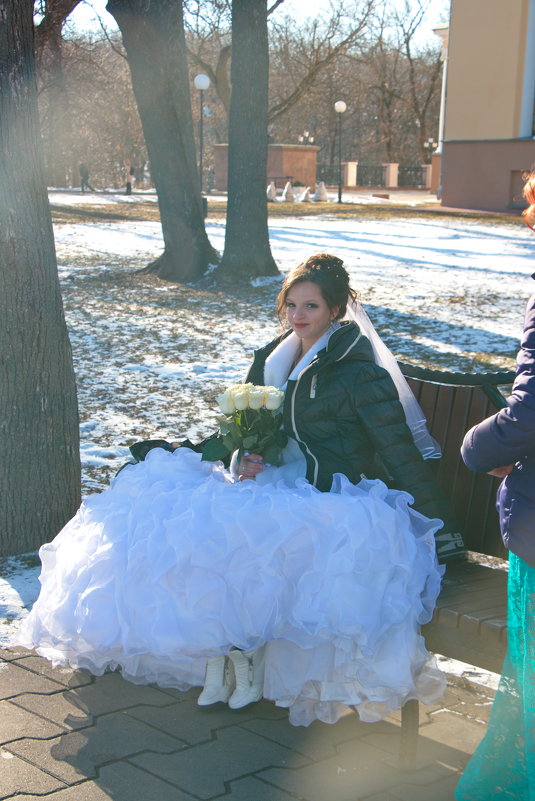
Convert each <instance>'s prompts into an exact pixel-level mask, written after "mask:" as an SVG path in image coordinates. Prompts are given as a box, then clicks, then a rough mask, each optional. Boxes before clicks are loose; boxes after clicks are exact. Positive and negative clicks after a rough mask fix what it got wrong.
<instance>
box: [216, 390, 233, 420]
mask: <svg viewBox="0 0 535 801" xmlns="http://www.w3.org/2000/svg"><path fill="white" fill-rule="evenodd" d="M216 401H217V405H218V406H219V408H220V409H221V411H222V412H223V414H232V412H235V411H236V406H235V405H234V398H233V397H232V393H231V392H230V390H228V389H227V390H226V391H225V392H223V394H222V395H217V397H216Z"/></svg>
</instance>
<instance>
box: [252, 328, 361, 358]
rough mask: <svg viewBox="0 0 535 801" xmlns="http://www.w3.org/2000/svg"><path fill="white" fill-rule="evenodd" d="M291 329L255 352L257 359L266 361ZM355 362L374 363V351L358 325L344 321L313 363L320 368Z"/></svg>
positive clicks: (288, 334)
mask: <svg viewBox="0 0 535 801" xmlns="http://www.w3.org/2000/svg"><path fill="white" fill-rule="evenodd" d="M291 333H292V330H291V328H290V329H288V331H285V332H284V334H281V335H280V336H278V337H276V338H275V339H273V340H272V341H271V342H269V343H268V344H267V345H264V347H263V348H259V349H258V350H256V351H255V358H259V359H261V360H262V361H265V360H266V359H267V357H268V356H269V354H270V353H271V352H272V351H273V350H275V348H276V347H277V345H279V344H280V343H281V342H282V341H283V339H286V337H288V336H290V334H291ZM342 360H344V361H345V360H355V361H371V362H373V361H374V358H373V351H372V348H371V345H370V342H369V340H368V339H367V337H365V336H364V335H363V334H361V332H360V328H359V327H358V325H357V324H356V323H353V322H348V321H343V322H342V324H341V326H340V328H339V329H338V330H337V331H334V332H333V333H332V334H331V336H330V337H329V341H328V343H327V346H326V347H325V348H323V350H320V351H319V352H318V353H317V354H316V357H315V358H314V362H313V363H317V364H318V367H324V366H325V365H327V364H332V363H333V362H336V361H342Z"/></svg>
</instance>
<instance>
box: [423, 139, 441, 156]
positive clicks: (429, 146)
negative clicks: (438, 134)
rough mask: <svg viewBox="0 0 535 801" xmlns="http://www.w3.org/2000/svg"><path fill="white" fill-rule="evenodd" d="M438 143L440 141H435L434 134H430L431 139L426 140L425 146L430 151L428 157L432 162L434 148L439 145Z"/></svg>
mask: <svg viewBox="0 0 535 801" xmlns="http://www.w3.org/2000/svg"><path fill="white" fill-rule="evenodd" d="M437 144H438V143H437V142H435V140H434V139H433V137H432V136H430V137H429V139H427V140H426V141H425V142H424V147H425V149H426V150H427V151H428V154H429V155H428V159H429V161H430V162H431V159H432V157H433V150H434V149H435V148H436V147H437Z"/></svg>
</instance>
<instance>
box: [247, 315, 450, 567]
mask: <svg viewBox="0 0 535 801" xmlns="http://www.w3.org/2000/svg"><path fill="white" fill-rule="evenodd" d="M289 333H290V332H287V333H286V334H284V335H283V336H282V337H278V338H277V339H275V340H273V342H271V343H270V344H269V345H266V346H265V347H263V348H260V350H257V351H255V355H254V361H253V364H252V366H251V368H250V370H249V373H248V375H247V381H250V382H252V383H253V384H264V364H265V361H266V358H267V357H268V356H269V354H270V353H271V352H272V351H273V350H274V349H275V348H276V347H277V345H278V344H279V343H280V342H281V340H282V339H283V338H284V336H287V335H288V334H289ZM283 420H284V423H283V425H284V429H285V430H286V432H287V433H288V434H289V435H290V436H292V437H294V438H295V439H296V440H297V442H298V443H299V446H300V448H301V450H302V452H303V454H304V456H305V458H306V464H307V474H306V477H307V479H308V481H310V483H311V484H314V486H316V487H317V488H318V489H320V490H322V491H324V492H326V491H328V490H329V489H330V488H331V484H332V477H333V474H334V473H343V474H344V475H345V476H347V477H348V478H349V479H350V481H352V482H354V483H358V482H359V481H360V478H361V476H362V475H365V476H366V477H367V478H381V479H383V480H385V481H386V483H387V484H388V485H389V486H390V487H393V488H396V489H400V490H404V491H405V492H408V493H410V495H412V496H413V498H414V501H415V503H414V506H415V508H416V509H417V510H418V511H419V512H421V513H422V514H424V515H426V516H427V517H438V518H440V519H441V520H443V521H444V524H445V525H444V529H443V530H442V531H440V532H438V533H437V537H436V539H437V550H438V553H439V557H440V558H441V559H442V560H444V559H448V558H450V557H454V556H456V555H458V554H459V553H460V552H461V551H463V545H462V539H461V537H460V535H459V534H457V533H455V532H457V531H458V526H457V524H456V521H455V520H454V518H453V513H452V511H451V508H450V505H449V503H448V501H447V498H446V496H445V495H444V493H443V491H442V490H441V488H440V487H439V485H438V484H437V482H436V480H435V479H434V477H433V474H432V472H431V468H430V466H429V464H428V463H426V462H425V461H424V460H423V458H422V456H421V454H420V452H419V450H418V449H417V448H416V446H415V444H414V441H413V438H412V434H411V432H410V429H409V427H408V426H407V423H406V421H405V413H404V410H403V407H402V405H401V403H400V401H399V396H398V392H397V389H396V387H395V384H394V382H393V381H392V378H391V377H390V374H389V373H388V372H387V371H386V370H385V369H383V368H382V367H379V366H378V365H377V364H375V361H374V358H373V353H372V349H371V345H370V342H369V340H368V339H367V338H366V337H365V336H364V335H362V334H361V333H360V330H359V328H358V326H357V325H355V323H343V324H342V326H341V327H340V328H339V329H338V330H337V331H335V332H334V333H333V334H332V335H331V337H330V338H329V342H328V344H327V346H326V347H325V348H324V349H323V350H321V351H319V353H318V354H317V355H316V357H315V358H314V359H313V361H312V362H311V363H310V365H309V366H308V367H307V368H305V369H304V370H303V371H302V372H301V374H300V376H299V378H298V379H297V381H288V386H287V389H286V395H285V399H284V415H283Z"/></svg>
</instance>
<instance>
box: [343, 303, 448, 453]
mask: <svg viewBox="0 0 535 801" xmlns="http://www.w3.org/2000/svg"><path fill="white" fill-rule="evenodd" d="M346 318H347V319H349V320H353V322H355V323H357V325H358V327H359V328H360V330H361V331H362V333H363V334H364V336H365V337H367V338H368V339H369V340H370V344H371V346H372V350H373V355H374V357H375V362H376V364H378V365H379V366H380V367H384V369H385V370H387V371H388V372H389V373H390V376H391V378H392V381H393V382H394V384H395V385H396V389H397V391H398V394H399V399H400V401H401V405H402V406H403V409H404V411H405V417H406V420H407V425H408V426H409V428H410V430H411V432H412V436H413V439H414V444H415V445H416V447H417V448H418V450H419V451H420V453H421V454H422V456H423V458H424V459H440V457H441V456H442V451H441V449H440V445H439V444H438V442H437V441H436V440H435V439H433V437H432V436H431V434H430V433H429V431H428V430H427V421H426V419H425V415H424V413H423V411H422V409H421V408H420V404H419V403H418V401H417V400H416V398H415V397H414V394H413V392H412V390H411V388H410V387H409V385H408V384H407V380H406V378H405V376H404V375H403V373H402V372H401V370H400V369H399V365H398V363H397V361H396V359H395V358H394V355H393V354H392V353H391V352H390V351H389V350H388V348H387V347H386V345H385V343H384V342H383V340H382V339H381V337H380V336H379V334H378V333H377V331H376V330H375V328H374V326H373V323H372V321H371V320H370V318H369V317H368V315H367V314H366V312H365V311H364V309H363V308H362V305H361V304H360V303H358V302H357V301H355V300H353V299H352V298H349V299H348V303H347V311H346Z"/></svg>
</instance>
